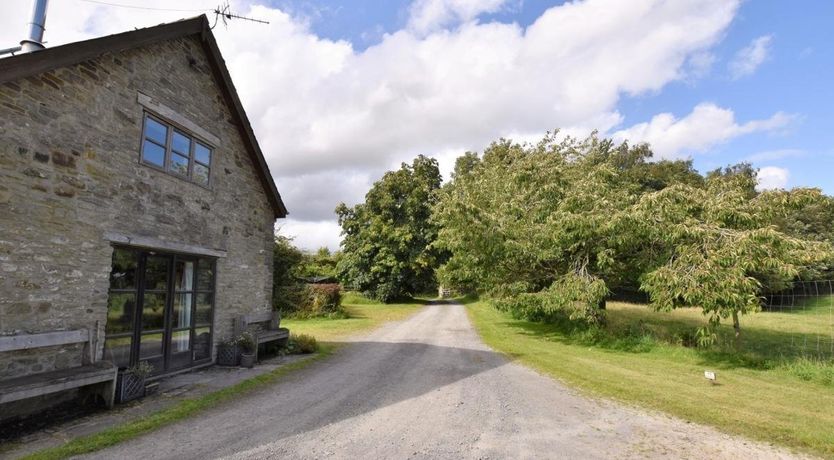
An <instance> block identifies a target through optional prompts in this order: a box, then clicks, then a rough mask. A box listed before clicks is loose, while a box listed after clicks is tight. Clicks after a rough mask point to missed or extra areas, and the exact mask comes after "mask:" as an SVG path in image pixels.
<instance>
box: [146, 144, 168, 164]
mask: <svg viewBox="0 0 834 460" xmlns="http://www.w3.org/2000/svg"><path fill="white" fill-rule="evenodd" d="M142 159H143V160H145V161H147V162H148V163H153V164H155V165H157V166H160V167H161V166H164V165H165V147H161V146H159V145H157V144H154V143H153V142H151V141H149V140H147V139H145V142H143V143H142Z"/></svg>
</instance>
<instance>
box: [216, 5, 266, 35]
mask: <svg viewBox="0 0 834 460" xmlns="http://www.w3.org/2000/svg"><path fill="white" fill-rule="evenodd" d="M218 18H219V19H221V20H222V21H223V25H224V26H227V25H228V21H230V20H232V19H243V20H244V21H251V22H257V23H259V24H269V21H264V20H262V19H255V18H247V17H246V16H241V15H239V14H235V13H232V8H231V6H229V2H226V3H224V4H222V5H220V6H218V7H217V8H215V9H214V24H213V25H212V26H211V28H212V29H214V27H215V26H216V25H217V19H218Z"/></svg>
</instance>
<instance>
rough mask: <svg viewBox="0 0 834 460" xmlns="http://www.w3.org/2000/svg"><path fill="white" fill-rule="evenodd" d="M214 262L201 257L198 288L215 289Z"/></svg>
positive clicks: (198, 266) (204, 289)
mask: <svg viewBox="0 0 834 460" xmlns="http://www.w3.org/2000/svg"><path fill="white" fill-rule="evenodd" d="M213 267H214V263H213V261H212V260H211V259H200V261H199V263H198V264H197V290H199V291H211V290H213V289H214V268H213Z"/></svg>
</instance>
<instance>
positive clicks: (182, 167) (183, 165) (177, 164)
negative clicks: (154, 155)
mask: <svg viewBox="0 0 834 460" xmlns="http://www.w3.org/2000/svg"><path fill="white" fill-rule="evenodd" d="M171 171H173V172H175V173H177V174H181V175H183V176H187V175H188V157H184V156H182V155H180V154H177V153H173V154H171Z"/></svg>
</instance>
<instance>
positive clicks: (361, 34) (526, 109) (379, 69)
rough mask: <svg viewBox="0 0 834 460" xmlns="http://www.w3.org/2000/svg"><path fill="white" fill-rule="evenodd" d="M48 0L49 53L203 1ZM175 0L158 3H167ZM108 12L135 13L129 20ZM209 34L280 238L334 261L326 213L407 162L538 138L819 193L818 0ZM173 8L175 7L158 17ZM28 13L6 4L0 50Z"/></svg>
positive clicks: (507, 0) (826, 45)
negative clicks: (749, 174) (582, 140)
mask: <svg viewBox="0 0 834 460" xmlns="http://www.w3.org/2000/svg"><path fill="white" fill-rule="evenodd" d="M107 3H111V4H112V3H116V4H121V5H123V6H113V5H103V4H101V3H96V2H95V1H92V0H52V1H51V2H50V6H49V12H48V15H47V27H46V29H47V30H46V37H45V38H46V40H47V41H48V46H57V45H60V44H62V43H67V42H71V41H77V40H83V39H87V38H92V37H97V36H102V35H107V34H113V33H118V32H123V31H125V30H132V29H133V28H136V27H145V26H153V25H157V24H160V23H164V22H171V21H175V20H178V19H181V18H183V17H191V16H194V15H197V14H199V13H200V12H201V11H206V10H207V9H211V8H214V7H215V6H216V5H217V3H218V1H217V0H178V1H177V2H176V4H175V5H174V4H173V3H172V2H170V0H108V2H107ZM172 5H174V6H172ZM125 6H132V7H140V8H141V9H137V8H127V7H125ZM231 6H232V9H233V11H234V12H236V13H239V14H243V15H248V16H252V17H256V18H260V19H265V20H268V21H269V24H268V25H262V24H254V23H247V22H243V21H232V22H230V23H229V24H228V26H227V27H223V26H220V27H217V28H216V29H214V34H215V36H216V38H217V41H218V43H219V46H220V50H221V52H222V53H223V56H224V58H225V60H226V63H227V65H228V67H229V71H230V73H231V75H232V78H233V80H234V82H235V86H236V88H237V90H238V93H239V94H240V96H241V99H242V102H243V105H244V108H245V109H246V112H247V114H248V116H249V118H250V120H251V122H252V126H253V128H254V130H255V134H256V136H257V138H258V141H259V143H260V145H261V148H262V150H263V151H264V152H265V156H266V158H267V161H268V163H269V167H270V170H271V172H272V175H273V176H274V178H275V181H276V183H277V184H278V188H279V191H280V192H281V194H282V197H283V198H284V201H285V202H286V204H287V207H288V208H289V210H290V216H289V218H288V219H286V220H283V221H281V222H280V223H279V226H280V231H281V232H282V233H284V234H287V235H289V236H294V237H296V243H297V244H298V245H299V246H301V247H304V248H308V249H315V248H317V247H319V246H328V247H330V248H331V249H336V248H337V247H338V245H339V241H340V236H339V233H340V228H339V226H338V223H337V222H336V218H335V215H334V213H333V209H334V208H335V207H336V205H337V204H338V203H339V202H345V203H346V204H348V205H352V204H355V203H357V202H360V201H362V200H363V198H364V195H365V193H366V192H367V190H368V189H369V187H370V186H371V185H372V184H373V182H374V181H375V180H377V179H378V178H379V177H380V176H381V175H382V174H383V173H384V172H385V171H386V170H389V169H392V168H396V167H398V166H399V164H400V162H403V161H410V160H411V159H412V158H413V157H414V156H416V155H417V154H426V155H431V156H434V157H436V158H437V159H438V160H439V162H440V165H441V170H442V171H443V172H445V173H448V172H449V171H450V169H451V166H452V165H453V163H454V159H455V158H456V157H457V156H459V155H460V154H462V153H463V152H465V151H466V150H474V151H482V150H483V149H484V148H485V147H486V146H487V145H488V144H489V143H490V142H491V141H493V140H496V139H498V138H500V137H509V138H512V139H514V140H517V141H527V142H532V141H536V140H538V139H540V138H541V136H542V135H543V134H544V133H545V131H547V130H552V129H555V128H561V129H563V132H565V133H567V134H571V135H574V136H581V137H584V136H585V135H587V134H588V133H589V132H590V131H591V130H594V129H597V130H598V131H599V132H600V133H601V135H604V136H609V137H612V138H614V139H616V140H628V141H629V142H649V143H650V144H651V145H652V148H653V150H654V152H655V154H656V157H657V158H672V159H674V158H691V159H692V160H693V161H694V164H695V166H696V168H698V169H699V170H700V171H702V172H706V171H708V170H711V169H714V168H717V167H721V166H725V165H729V164H733V163H736V162H740V161H750V162H752V163H753V165H754V166H756V167H757V168H760V186H761V187H762V188H773V187H797V186H808V187H819V188H821V189H823V190H824V191H825V192H826V193H829V194H834V180H832V179H831V171H834V116H833V115H832V112H833V111H832V108H831V107H832V103H831V101H834V91H832V89H831V88H832V83H831V82H832V81H834V50H832V46H831V44H832V43H834V27H831V25H830V24H829V22H830V20H831V19H832V18H834V2H828V1H818V0H817V1H811V0H798V1H791V2H787V1H774V0H582V1H576V2H570V3H564V2H557V1H545V0H385V1H380V0H374V1H371V0H231ZM172 7H176V8H177V9H188V10H189V11H183V12H180V11H170V9H171V8H172ZM28 10H29V2H27V1H22V0H21V1H14V2H6V3H4V14H3V16H2V17H0V42H2V44H5V45H7V46H12V45H14V44H16V43H17V42H18V41H19V40H20V38H22V36H23V35H24V34H25V28H26V26H25V23H26V21H25V18H26V17H28V14H29V13H28Z"/></svg>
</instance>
